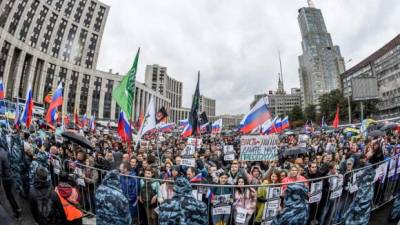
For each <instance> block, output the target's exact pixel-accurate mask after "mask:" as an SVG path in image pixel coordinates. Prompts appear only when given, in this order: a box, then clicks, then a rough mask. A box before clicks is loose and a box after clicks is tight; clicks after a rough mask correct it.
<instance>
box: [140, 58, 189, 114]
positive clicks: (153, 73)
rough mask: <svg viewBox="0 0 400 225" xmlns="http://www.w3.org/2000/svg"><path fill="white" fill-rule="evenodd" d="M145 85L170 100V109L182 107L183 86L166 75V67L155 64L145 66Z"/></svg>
mask: <svg viewBox="0 0 400 225" xmlns="http://www.w3.org/2000/svg"><path fill="white" fill-rule="evenodd" d="M145 85H146V86H147V87H150V88H151V89H152V90H154V91H156V92H158V93H160V94H162V95H163V96H165V97H167V98H168V99H170V100H171V107H174V108H180V107H182V88H183V84H182V82H180V81H177V80H175V79H174V78H172V77H171V76H169V75H168V73H167V67H164V66H159V65H157V64H154V65H147V66H146V72H145Z"/></svg>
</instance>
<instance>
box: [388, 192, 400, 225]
mask: <svg viewBox="0 0 400 225" xmlns="http://www.w3.org/2000/svg"><path fill="white" fill-rule="evenodd" d="M389 219H390V220H391V221H396V220H398V219H400V193H399V194H397V195H396V197H395V198H394V201H393V209H392V212H391V213H390V218H389Z"/></svg>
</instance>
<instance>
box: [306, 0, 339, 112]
mask: <svg viewBox="0 0 400 225" xmlns="http://www.w3.org/2000/svg"><path fill="white" fill-rule="evenodd" d="M298 21H299V25H300V31H301V36H302V42H301V44H302V49H303V54H302V55H301V56H299V64H300V67H299V77H300V87H301V92H302V106H303V107H306V106H307V105H309V104H314V105H317V108H319V107H318V104H319V97H320V96H321V95H322V94H325V93H328V92H330V91H331V90H334V89H340V88H341V87H340V84H341V82H340V74H341V73H343V72H344V70H345V68H344V59H343V57H342V56H341V54H340V49H339V46H334V45H333V43H332V38H331V35H330V34H329V33H328V31H327V29H326V26H325V22H324V18H323V16H322V13H321V10H320V9H317V8H315V7H314V5H313V4H310V1H309V7H304V8H301V9H299V15H298Z"/></svg>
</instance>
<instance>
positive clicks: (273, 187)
mask: <svg viewBox="0 0 400 225" xmlns="http://www.w3.org/2000/svg"><path fill="white" fill-rule="evenodd" d="M57 161H58V162H57ZM369 168H373V169H375V171H376V176H375V179H374V183H373V185H374V197H373V202H372V207H373V209H372V210H376V209H378V208H380V207H382V206H383V205H385V204H387V203H388V202H390V201H391V200H392V199H393V197H394V196H395V195H396V194H398V193H400V184H399V183H400V182H399V180H400V154H398V155H396V156H392V157H390V158H388V159H386V160H385V161H383V162H379V163H376V164H372V165H368V166H365V167H363V168H359V169H355V170H352V171H350V172H347V173H345V174H343V175H341V174H336V175H331V176H326V177H320V178H316V179H308V180H307V182H304V181H302V182H294V183H305V185H306V186H307V187H308V188H309V194H308V195H309V199H308V201H309V204H308V205H309V209H310V210H309V224H314V222H315V221H318V222H319V224H342V223H343V214H344V212H345V211H346V210H347V209H348V208H349V206H350V204H351V202H352V200H353V199H354V197H355V196H356V194H357V192H358V186H357V181H358V180H359V179H360V177H362V176H363V173H364V171H366V169H369ZM50 169H51V170H52V181H53V185H54V186H56V185H57V184H58V182H59V177H58V176H59V175H58V174H59V172H60V171H62V170H63V171H66V172H68V173H69V174H70V176H71V177H72V178H73V180H74V181H75V183H76V184H75V185H76V188H77V189H78V190H79V193H80V196H81V198H80V207H81V209H82V210H84V211H85V212H86V214H87V215H89V216H94V215H95V214H96V207H95V192H96V189H97V187H98V186H99V185H100V184H101V181H102V180H103V178H104V176H105V174H106V173H107V171H105V170H102V169H98V168H95V167H92V166H87V165H83V164H79V163H76V162H73V161H69V160H65V161H61V160H60V159H57V158H55V157H52V158H51V160H50ZM120 177H121V178H120V179H121V180H122V182H123V183H124V184H123V185H124V187H123V192H124V194H125V195H126V196H127V198H128V200H129V202H130V212H131V215H132V218H133V222H134V224H150V225H153V224H157V207H158V205H159V204H161V203H162V202H164V201H165V200H167V199H170V198H172V197H173V191H172V187H173V183H174V181H173V180H163V179H154V178H145V177H138V176H130V175H124V174H121V176H120ZM289 184H292V183H276V184H261V185H245V186H239V185H218V184H205V183H192V188H193V190H192V193H193V196H194V197H195V198H197V199H198V200H200V201H203V202H204V203H206V204H207V206H208V213H207V214H208V221H209V223H210V224H217V223H218V224H263V225H267V224H270V223H271V222H272V220H273V219H274V217H275V216H276V215H277V214H278V213H279V211H280V210H282V209H283V208H284V207H285V206H284V204H283V198H284V193H283V192H284V190H285V187H287V185H289ZM240 188H242V189H240ZM239 189H240V190H242V191H239ZM243 190H244V191H243ZM211 193H212V194H211ZM243 209H245V210H246V211H244V210H243ZM221 221H223V222H224V223H221ZM139 222H141V223H139Z"/></svg>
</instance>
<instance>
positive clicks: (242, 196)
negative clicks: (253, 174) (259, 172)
mask: <svg viewBox="0 0 400 225" xmlns="http://www.w3.org/2000/svg"><path fill="white" fill-rule="evenodd" d="M236 185H238V186H239V187H238V188H236V190H235V195H234V203H233V207H234V211H233V212H234V214H233V216H234V219H235V223H236V225H247V224H249V221H250V219H251V217H252V215H253V213H254V211H255V210H256V201H257V192H256V190H255V189H254V188H251V187H250V188H246V187H245V186H244V185H248V183H247V181H246V179H245V178H244V177H239V178H238V180H237V183H236Z"/></svg>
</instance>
